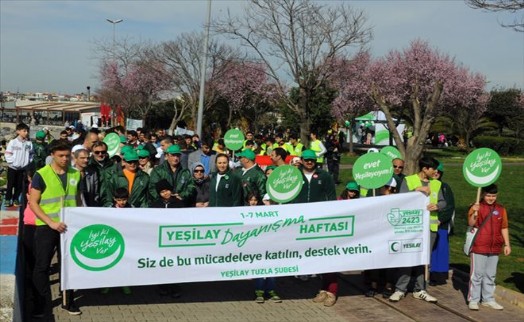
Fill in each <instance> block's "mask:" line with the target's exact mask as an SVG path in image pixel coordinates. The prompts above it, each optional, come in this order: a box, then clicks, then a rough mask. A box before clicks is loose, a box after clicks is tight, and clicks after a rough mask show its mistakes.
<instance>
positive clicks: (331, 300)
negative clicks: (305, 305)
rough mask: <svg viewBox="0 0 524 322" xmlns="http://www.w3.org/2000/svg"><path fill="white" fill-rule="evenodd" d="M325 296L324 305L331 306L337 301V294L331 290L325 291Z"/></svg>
mask: <svg viewBox="0 0 524 322" xmlns="http://www.w3.org/2000/svg"><path fill="white" fill-rule="evenodd" d="M326 295H327V298H326V300H325V301H324V306H328V307H329V306H333V305H335V303H337V296H336V295H335V294H333V293H331V292H326Z"/></svg>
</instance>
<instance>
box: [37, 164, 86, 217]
mask: <svg viewBox="0 0 524 322" xmlns="http://www.w3.org/2000/svg"><path fill="white" fill-rule="evenodd" d="M37 172H38V173H39V174H40V176H42V179H43V180H44V183H45V190H44V192H43V193H42V195H41V196H40V208H42V210H43V212H44V213H45V214H46V215H47V216H49V218H51V220H53V221H54V222H60V212H61V211H62V208H63V207H76V206H77V204H76V195H77V191H78V183H79V182H80V172H79V171H77V170H76V169H73V168H71V167H69V168H68V169H67V185H66V189H65V190H64V187H63V186H62V181H60V178H59V177H58V175H57V174H56V173H55V171H54V170H53V168H51V166H50V165H46V166H45V167H43V168H42V169H40V170H38V171H37ZM35 224H36V225H37V226H44V225H46V223H45V222H43V221H42V220H40V219H39V218H38V217H37V218H36V221H35Z"/></svg>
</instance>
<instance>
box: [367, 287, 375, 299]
mask: <svg viewBox="0 0 524 322" xmlns="http://www.w3.org/2000/svg"><path fill="white" fill-rule="evenodd" d="M376 294H377V290H376V289H374V288H370V289H369V290H367V291H366V293H364V295H365V296H366V297H375V295H376Z"/></svg>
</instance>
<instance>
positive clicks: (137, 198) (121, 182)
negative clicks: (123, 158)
mask: <svg viewBox="0 0 524 322" xmlns="http://www.w3.org/2000/svg"><path fill="white" fill-rule="evenodd" d="M128 186H129V184H128V181H127V178H126V177H125V176H124V172H123V170H122V169H121V168H120V169H118V171H117V173H116V175H115V176H113V177H112V178H111V191H115V190H116V189H117V188H126V189H127V187H128ZM148 189H149V176H148V175H147V173H145V172H144V171H142V170H140V169H138V170H137V172H136V174H135V181H134V182H133V188H132V189H131V193H130V194H129V199H128V201H127V202H128V203H129V204H130V205H131V206H133V207H135V208H147V207H149V200H150V198H149V192H148ZM105 206H107V207H110V206H111V204H110V205H107V204H106V205H105Z"/></svg>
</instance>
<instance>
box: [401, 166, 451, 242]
mask: <svg viewBox="0 0 524 322" xmlns="http://www.w3.org/2000/svg"><path fill="white" fill-rule="evenodd" d="M404 180H406V183H407V185H408V189H409V190H415V189H416V188H418V187H422V181H421V180H420V177H419V176H418V174H412V175H410V176H407V177H405V178H404ZM441 186H442V182H440V181H439V180H436V179H432V178H431V179H429V190H431V193H430V194H429V202H430V203H432V204H435V205H436V204H437V203H438V193H439V191H440V187H441ZM429 229H430V230H431V231H432V232H437V231H438V212H437V211H432V212H430V213H429Z"/></svg>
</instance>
